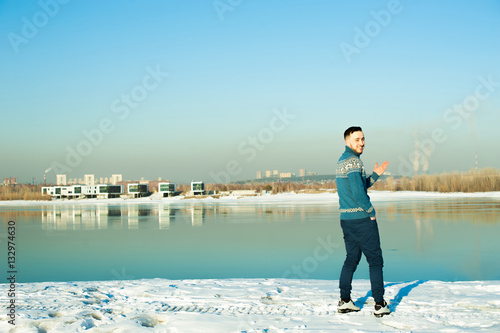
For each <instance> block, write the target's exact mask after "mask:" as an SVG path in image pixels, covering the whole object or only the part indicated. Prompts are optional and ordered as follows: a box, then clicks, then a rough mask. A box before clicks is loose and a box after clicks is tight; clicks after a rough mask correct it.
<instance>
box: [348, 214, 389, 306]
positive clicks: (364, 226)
mask: <svg viewBox="0 0 500 333" xmlns="http://www.w3.org/2000/svg"><path fill="white" fill-rule="evenodd" d="M340 225H341V226H342V231H343V232H344V243H345V250H346V252H347V255H346V258H345V261H344V266H343V267H342V272H341V273H340V280H339V287H340V297H341V298H350V297H351V289H352V276H353V274H354V271H355V270H356V268H357V266H358V264H359V260H360V259H361V253H363V254H364V255H365V257H366V261H367V262H368V266H369V267H370V283H371V288H372V296H373V298H374V299H375V302H382V301H383V300H384V277H383V273H382V267H383V266H384V260H383V258H382V250H381V249H380V236H379V233H378V225H377V221H376V220H370V218H369V217H367V218H364V219H356V220H340Z"/></svg>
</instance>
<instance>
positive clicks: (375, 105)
mask: <svg viewBox="0 0 500 333" xmlns="http://www.w3.org/2000/svg"><path fill="white" fill-rule="evenodd" d="M498 17H500V2H498V1H494V0H482V1H474V2H472V1H471V2H456V1H451V0H444V1H439V2H432V1H429V0H427V1H426V0H422V1H409V0H401V1H398V0H385V1H378V0H377V1H369V2H368V1H362V2H359V1H358V2H348V1H342V2H338V1H327V0H318V1H315V2H314V3H313V4H312V3H309V2H304V1H297V0H290V1H286V2H269V1H265V0H253V1H240V2H227V6H226V7H224V6H223V7H221V6H217V5H215V3H214V2H210V1H208V2H197V3H192V2H180V1H177V2H174V1H160V0H150V1H147V2H144V1H128V2H118V3H117V2H98V1H66V2H63V1H61V2H59V1H58V0H41V1H38V0H36V1H35V0H33V1H22V2H2V3H1V4H0V36H2V38H0V55H1V57H2V61H1V62H0V71H1V73H2V75H1V77H0V89H1V91H2V92H3V95H2V98H1V99H0V109H1V110H2V124H3V127H2V139H3V140H2V145H0V156H1V157H2V158H1V159H0V177H2V178H8V177H15V178H16V179H17V182H19V183H31V182H32V181H33V178H34V179H35V182H37V183H41V182H43V177H44V174H45V175H46V179H47V182H50V183H55V182H56V175H57V174H66V175H67V178H68V179H74V178H78V177H81V175H84V174H95V175H103V176H104V175H107V177H109V175H110V174H112V173H120V174H123V177H124V178H126V179H140V178H141V177H144V178H145V179H156V178H158V177H162V178H164V179H172V180H175V181H176V182H179V183H189V182H190V181H192V180H204V181H205V182H207V183H215V182H233V181H241V180H246V179H253V178H255V176H256V171H257V170H262V172H263V175H262V176H263V177H264V176H265V171H266V170H267V169H266V168H269V166H272V167H273V168H275V169H277V170H283V171H284V172H294V173H296V174H300V173H297V172H298V170H300V168H304V167H307V169H310V170H314V171H315V172H317V173H318V174H334V173H335V164H336V161H337V159H338V158H339V156H340V155H341V154H342V152H343V150H344V141H343V137H342V135H343V132H344V130H345V129H346V128H347V127H349V126H352V125H358V126H361V127H362V128H363V131H364V134H365V137H366V150H365V152H364V153H363V156H362V159H363V162H364V164H365V168H366V170H367V172H370V171H371V170H372V169H373V166H374V165H375V162H378V163H381V162H383V161H384V160H388V161H389V162H390V164H389V167H388V169H387V171H388V172H391V173H392V174H394V175H396V174H403V175H408V176H411V175H412V174H414V173H415V170H417V172H419V173H420V172H427V173H441V172H449V171H454V170H457V171H467V170H470V169H473V168H475V167H476V163H477V166H478V167H479V168H484V167H493V168H500V158H498V152H497V151H496V150H495V146H494V144H493V145H492V143H495V142H497V141H498V140H499V139H500V134H499V132H498V130H497V128H496V127H497V124H498V123H499V122H500V112H499V110H500V67H499V66H498V59H499V58H500V20H498ZM476 161H477V162H476ZM47 170H48V171H47Z"/></svg>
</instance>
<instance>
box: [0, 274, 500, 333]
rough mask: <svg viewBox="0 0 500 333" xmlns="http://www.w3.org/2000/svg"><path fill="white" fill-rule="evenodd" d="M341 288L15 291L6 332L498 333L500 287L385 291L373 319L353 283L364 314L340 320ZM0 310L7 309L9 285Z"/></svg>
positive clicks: (92, 285)
mask: <svg viewBox="0 0 500 333" xmlns="http://www.w3.org/2000/svg"><path fill="white" fill-rule="evenodd" d="M337 285H338V281H334V280H332V281H327V280H298V279H227V280H165V279H144V280H126V281H119V280H117V281H89V282H41V283H24V284H18V285H17V286H16V288H17V292H18V294H17V299H16V305H17V309H16V315H17V318H16V325H15V326H12V325H11V324H9V323H8V321H7V320H8V319H9V318H8V317H7V316H6V314H5V310H4V311H2V314H1V315H0V331H1V332H16V333H17V332H83V331H85V332H117V333H118V332H179V333H180V332H247V333H250V332H410V331H411V332H498V331H500V281H470V282H442V281H421V280H416V281H409V282H395V283H387V284H386V295H385V298H386V300H387V301H388V302H390V308H391V310H392V313H391V314H390V315H388V316H384V317H382V318H376V317H375V316H374V315H373V306H374V303H373V299H372V298H371V297H370V293H369V292H368V290H369V289H370V283H369V281H368V280H354V282H353V292H352V298H353V300H354V301H355V302H356V304H357V305H358V306H360V307H361V311H360V312H357V313H349V314H338V313H337V312H336V303H337V301H338V298H339V290H338V288H337ZM0 286H1V295H0V303H1V304H7V302H8V300H7V292H6V289H7V285H6V284H2V285H0Z"/></svg>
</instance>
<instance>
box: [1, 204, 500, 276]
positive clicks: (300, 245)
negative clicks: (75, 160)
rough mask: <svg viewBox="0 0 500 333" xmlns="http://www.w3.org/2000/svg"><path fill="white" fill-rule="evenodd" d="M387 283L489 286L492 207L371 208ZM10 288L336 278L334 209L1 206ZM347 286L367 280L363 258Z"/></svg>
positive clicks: (494, 243) (338, 256)
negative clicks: (11, 247) (10, 257)
mask: <svg viewBox="0 0 500 333" xmlns="http://www.w3.org/2000/svg"><path fill="white" fill-rule="evenodd" d="M375 206H376V209H377V219H378V224H379V229H380V235H381V243H382V250H383V255H384V262H385V267H384V279H385V280H386V281H411V280H431V279H432V280H444V281H457V280H499V279H500V259H499V256H498V253H500V242H499V241H498V238H499V236H500V201H498V200H495V199H488V198H461V199H429V200H424V199H418V200H411V201H409V200H406V201H386V202H376V203H375ZM8 221H15V227H16V238H15V247H16V254H15V257H16V269H17V282H41V281H82V280H83V281H93V280H129V279H140V278H167V279H198V278H282V277H285V278H300V279H331V280H337V279H338V278H339V274H340V269H341V267H342V263H343V260H344V257H345V249H344V244H343V240H342V231H341V229H340V225H339V213H338V206H336V205H333V204H328V203H320V204H312V203H309V204H296V203H293V204H283V203H280V204H275V203H273V204H269V203H268V204H262V203H260V204H259V203H243V202H242V203H237V204H224V203H203V202H201V201H200V202H197V203H184V204H183V203H182V202H175V203H172V204H163V203H154V204H124V205H117V204H88V205H85V204H81V203H79V204H78V205H51V206H26V207H8V206H2V207H0V222H1V224H0V227H1V230H0V240H1V242H0V246H2V249H1V253H2V256H1V257H0V261H1V263H0V268H1V272H2V273H5V272H6V271H8V267H7V236H8V235H7V230H8V229H7V227H8ZM354 278H356V279H368V278H369V276H368V265H367V263H366V260H365V259H362V261H361V263H360V265H359V267H358V270H357V271H356V273H355V276H354Z"/></svg>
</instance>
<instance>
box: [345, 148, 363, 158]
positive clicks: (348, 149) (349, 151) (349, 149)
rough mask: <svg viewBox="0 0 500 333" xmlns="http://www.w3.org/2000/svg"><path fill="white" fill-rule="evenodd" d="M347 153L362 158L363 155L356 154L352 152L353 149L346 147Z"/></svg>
mask: <svg viewBox="0 0 500 333" xmlns="http://www.w3.org/2000/svg"><path fill="white" fill-rule="evenodd" d="M345 152H346V153H349V154H353V155H356V156H358V157H359V156H360V155H361V154H359V153H356V152H355V151H354V150H352V149H351V148H349V147H348V146H345Z"/></svg>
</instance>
